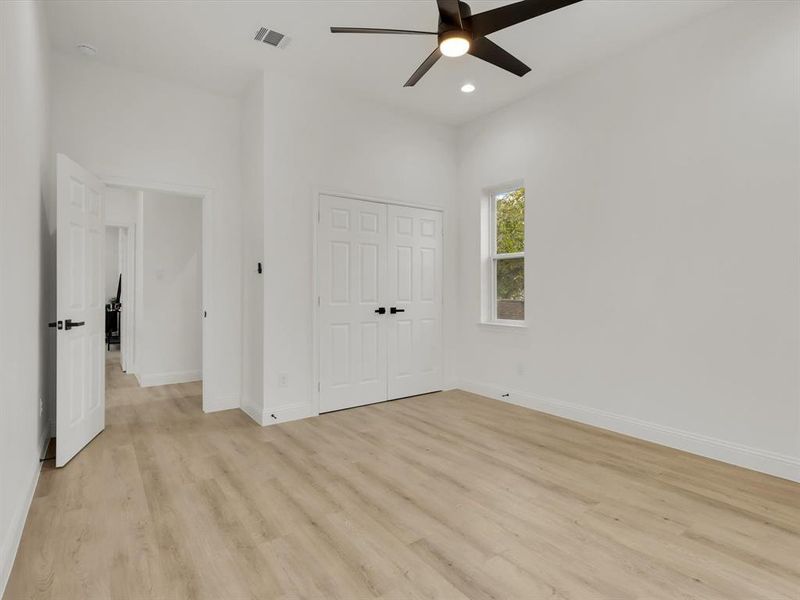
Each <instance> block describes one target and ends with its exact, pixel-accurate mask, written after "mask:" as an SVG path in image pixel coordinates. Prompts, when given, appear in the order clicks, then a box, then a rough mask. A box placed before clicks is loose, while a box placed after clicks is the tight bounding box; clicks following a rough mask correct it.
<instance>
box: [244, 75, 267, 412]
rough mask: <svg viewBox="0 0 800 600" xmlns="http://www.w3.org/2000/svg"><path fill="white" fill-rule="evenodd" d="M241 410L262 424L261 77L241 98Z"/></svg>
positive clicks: (262, 99)
mask: <svg viewBox="0 0 800 600" xmlns="http://www.w3.org/2000/svg"><path fill="white" fill-rule="evenodd" d="M241 114H242V123H241V138H242V139H241V143H242V151H241V157H242V227H243V230H242V234H243V235H242V238H243V239H242V245H243V246H242V256H243V258H244V263H243V267H242V286H243V295H242V346H243V347H242V409H243V410H244V411H245V412H247V413H248V414H249V415H250V416H252V417H253V418H254V419H255V420H256V421H258V422H260V421H261V413H262V411H263V406H264V399H263V395H264V386H263V379H264V378H263V373H264V275H263V274H259V273H258V263H259V262H262V263H263V262H264V257H265V255H264V77H263V74H259V75H258V77H257V78H256V79H255V81H253V83H252V84H251V85H250V86H249V87H248V89H247V90H246V92H245V94H244V97H243V98H242V109H241Z"/></svg>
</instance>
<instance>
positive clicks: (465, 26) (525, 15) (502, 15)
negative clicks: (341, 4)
mask: <svg viewBox="0 0 800 600" xmlns="http://www.w3.org/2000/svg"><path fill="white" fill-rule="evenodd" d="M580 1H581V0H522V2H515V3H514V4H507V5H506V6H501V7H499V8H495V9H492V10H487V11H485V12H482V13H479V14H477V15H473V14H472V11H471V10H470V8H469V5H468V4H467V3H466V2H459V0H436V4H437V5H438V6H439V27H438V31H417V30H410V29H375V28H369V27H331V33H380V34H395V35H435V36H438V38H439V45H438V47H437V48H436V49H435V50H434V51H433V52H432V53H431V55H430V56H429V57H428V58H426V59H425V61H424V62H423V63H422V64H421V65H420V66H419V68H418V69H417V70H416V71H414V74H413V75H412V76H411V79H409V80H408V81H406V84H405V87H410V86H413V85H415V84H416V83H417V82H418V81H419V80H420V79H422V76H423V75H425V73H427V72H428V70H429V69H430V68H431V67H432V66H433V65H434V64H435V63H436V61H438V60H439V59H440V58H441V57H442V56H450V57H454V56H463V55H464V54H467V53H469V54H471V55H472V56H475V57H477V58H480V59H481V60H485V61H486V62H488V63H491V64H493V65H495V66H497V67H500V68H501V69H505V70H506V71H509V72H511V73H513V74H514V75H518V76H519V77H522V76H523V75H525V74H526V73H528V72H529V71H530V70H531V69H530V67H529V66H528V65H526V64H525V63H523V62H522V61H521V60H519V59H518V58H516V57H514V56H512V55H511V54H509V53H508V52H506V51H505V50H503V49H502V48H501V47H500V46H498V45H497V44H495V43H494V42H492V41H491V40H489V39H488V38H486V36H487V35H489V34H490V33H494V32H495V31H500V30H501V29H505V28H506V27H511V26H512V25H516V24H517V23H522V22H523V21H527V20H529V19H533V18H534V17H538V16H540V15H543V14H545V13H549V12H552V11H554V10H558V9H559V8H563V7H565V6H569V5H570V4H575V3H576V2H580Z"/></svg>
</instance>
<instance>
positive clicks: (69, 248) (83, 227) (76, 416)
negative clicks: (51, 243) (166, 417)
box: [56, 154, 105, 467]
mask: <svg viewBox="0 0 800 600" xmlns="http://www.w3.org/2000/svg"><path fill="white" fill-rule="evenodd" d="M104 189H105V187H104V186H103V184H102V183H101V182H100V181H99V180H98V179H97V178H96V177H95V176H94V175H92V174H91V173H89V172H88V171H86V170H85V169H83V168H82V167H81V166H80V165H78V164H76V163H75V162H73V161H71V160H70V159H69V158H67V157H66V156H64V155H62V154H59V155H58V158H57V198H56V205H57V224H58V229H57V233H58V235H57V258H56V263H57V283H56V285H57V301H56V304H57V318H58V319H59V320H60V321H61V322H62V323H64V324H65V323H66V320H67V319H70V320H71V321H73V322H75V323H82V325H79V326H76V327H73V328H70V329H67V328H66V325H64V326H63V328H60V329H58V330H57V390H56V392H57V393H56V466H58V467H62V466H64V465H65V464H66V463H67V461H69V460H70V459H71V458H72V457H73V456H75V454H77V453H78V452H79V451H80V450H81V449H82V448H83V447H84V446H85V445H86V444H88V443H89V442H90V441H91V440H92V438H94V437H95V436H96V435H97V434H98V433H100V432H101V431H102V430H103V428H104V426H105V356H104V353H103V349H104V344H103V334H104V332H103V328H104V322H105V321H104V316H105V314H104V313H105V299H104V298H103V290H104V285H103V284H104V282H103V268H102V267H103V251H104V244H103V243H102V242H103V236H104V234H105V224H104V206H103V193H104Z"/></svg>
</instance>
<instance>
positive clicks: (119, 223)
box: [106, 219, 138, 375]
mask: <svg viewBox="0 0 800 600" xmlns="http://www.w3.org/2000/svg"><path fill="white" fill-rule="evenodd" d="M106 227H118V228H119V229H124V230H125V233H126V235H127V242H128V243H127V248H126V249H125V266H124V270H123V273H125V277H124V279H123V282H122V284H123V285H122V290H123V292H122V293H123V294H124V295H125V300H126V302H125V303H126V304H127V305H128V307H130V306H133V308H134V310H133V311H131V310H128V313H127V315H125V312H124V310H125V309H123V316H122V317H121V318H122V319H127V326H126V328H125V334H126V335H124V336H123V335H122V322H121V321H120V339H121V340H122V342H121V344H120V348H119V351H120V362H121V364H122V370H123V371H125V372H126V373H128V374H129V375H133V374H135V373H136V371H137V369H138V367H137V365H136V355H135V354H133V353H131V352H130V348H131V346H130V341H126V339H125V338H128V340H133V347H134V348H135V346H136V334H135V333H132V332H135V331H136V288H137V287H138V285H137V283H138V282H137V281H136V252H138V250H137V249H136V223H130V222H127V221H123V220H122V219H106ZM131 249H133V252H131ZM131 281H133V285H128V284H129V282H131ZM131 298H133V302H130V299H131ZM122 344H125V346H126V350H127V351H126V352H125V354H124V357H125V358H126V359H127V361H126V362H127V364H126V362H123V361H122V356H123V352H122Z"/></svg>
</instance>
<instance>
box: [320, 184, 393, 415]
mask: <svg viewBox="0 0 800 600" xmlns="http://www.w3.org/2000/svg"><path fill="white" fill-rule="evenodd" d="M317 239H318V243H317V265H318V267H319V268H318V273H319V278H318V285H319V288H318V291H319V300H318V302H319V313H318V314H319V332H320V333H319V348H320V382H319V383H320V387H319V397H320V412H329V411H332V410H339V409H343V408H350V407H352V406H360V405H364V404H371V403H374V402H381V401H383V400H386V389H387V386H386V371H387V355H386V349H387V344H386V327H387V318H386V317H387V315H386V314H385V313H384V314H381V313H380V312H379V310H380V307H385V306H386V302H385V288H386V283H385V277H386V240H387V236H386V206H385V205H383V204H377V203H373V202H364V201H360V200H353V199H350V198H340V197H334V196H321V197H320V212H319V227H318V238H317Z"/></svg>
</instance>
